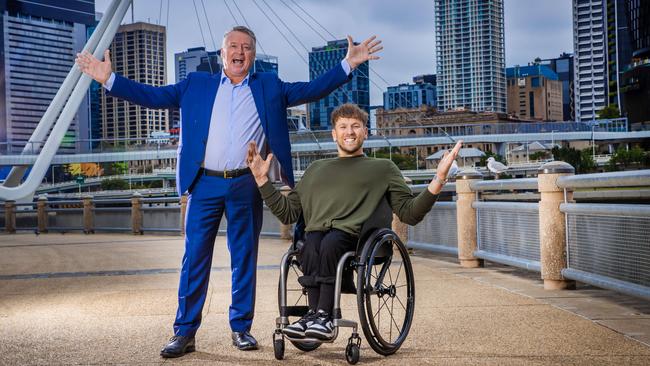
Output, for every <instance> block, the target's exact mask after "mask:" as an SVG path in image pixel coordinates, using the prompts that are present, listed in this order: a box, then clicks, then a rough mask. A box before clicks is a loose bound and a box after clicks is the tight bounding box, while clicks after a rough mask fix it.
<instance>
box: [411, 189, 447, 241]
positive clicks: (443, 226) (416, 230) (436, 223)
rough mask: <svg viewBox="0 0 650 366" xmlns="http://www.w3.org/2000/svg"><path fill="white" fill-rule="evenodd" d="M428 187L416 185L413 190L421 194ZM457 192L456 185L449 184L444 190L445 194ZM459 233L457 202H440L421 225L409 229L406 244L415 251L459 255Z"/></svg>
mask: <svg viewBox="0 0 650 366" xmlns="http://www.w3.org/2000/svg"><path fill="white" fill-rule="evenodd" d="M426 187H427V185H426V184H416V185H412V186H411V189H412V190H413V192H414V193H420V192H421V191H422V190H424V189H426ZM455 190H456V184H455V183H449V184H447V185H445V187H444V188H443V194H445V193H453V192H455ZM457 231H458V228H457V225H456V202H446V201H438V202H436V203H435V205H433V208H431V211H429V213H427V215H426V216H425V217H424V219H423V220H422V221H421V222H420V223H419V224H417V225H415V226H409V227H408V241H407V243H406V244H407V245H408V246H409V247H411V248H415V249H424V250H430V251H437V252H444V253H449V254H458V245H457V243H458V236H457Z"/></svg>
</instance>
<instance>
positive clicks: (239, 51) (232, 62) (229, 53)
mask: <svg viewBox="0 0 650 366" xmlns="http://www.w3.org/2000/svg"><path fill="white" fill-rule="evenodd" d="M221 57H222V59H223V71H224V73H225V74H226V76H228V78H229V79H230V80H231V81H232V82H233V83H234V84H237V83H239V82H241V81H242V80H244V78H245V77H246V75H248V72H249V71H250V69H251V66H253V62H254V61H255V42H254V41H253V38H251V36H249V35H248V34H246V33H243V32H238V31H232V32H230V33H228V34H227V35H226V37H225V38H224V39H223V45H222V48H221Z"/></svg>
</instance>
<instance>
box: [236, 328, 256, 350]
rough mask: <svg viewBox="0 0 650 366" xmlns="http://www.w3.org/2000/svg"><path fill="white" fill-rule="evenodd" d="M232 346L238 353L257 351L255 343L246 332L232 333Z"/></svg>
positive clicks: (253, 338)
mask: <svg viewBox="0 0 650 366" xmlns="http://www.w3.org/2000/svg"><path fill="white" fill-rule="evenodd" d="M232 345H233V346H235V347H237V348H239V350H240V351H249V350H253V349H257V341H256V340H255V337H253V336H252V335H251V334H250V333H249V332H248V331H245V332H232Z"/></svg>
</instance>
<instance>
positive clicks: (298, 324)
mask: <svg viewBox="0 0 650 366" xmlns="http://www.w3.org/2000/svg"><path fill="white" fill-rule="evenodd" d="M316 314H317V313H316V312H315V311H313V310H309V312H307V314H305V316H303V317H302V318H300V319H298V320H297V321H295V322H294V323H293V324H291V325H288V326H286V327H285V328H283V329H282V333H284V334H285V335H287V336H288V337H291V338H304V337H305V330H307V328H308V327H309V326H310V325H311V324H312V323H313V322H314V320H316Z"/></svg>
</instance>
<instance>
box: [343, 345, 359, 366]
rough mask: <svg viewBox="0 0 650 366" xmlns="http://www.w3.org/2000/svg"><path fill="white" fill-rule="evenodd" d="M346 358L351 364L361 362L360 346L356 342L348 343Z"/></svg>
mask: <svg viewBox="0 0 650 366" xmlns="http://www.w3.org/2000/svg"><path fill="white" fill-rule="evenodd" d="M345 359H346V360H348V363H349V364H350V365H356V363H357V362H359V346H357V345H356V344H348V346H347V347H345Z"/></svg>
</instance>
